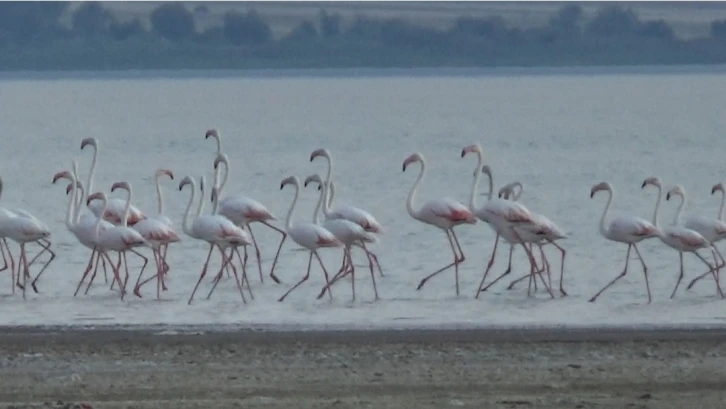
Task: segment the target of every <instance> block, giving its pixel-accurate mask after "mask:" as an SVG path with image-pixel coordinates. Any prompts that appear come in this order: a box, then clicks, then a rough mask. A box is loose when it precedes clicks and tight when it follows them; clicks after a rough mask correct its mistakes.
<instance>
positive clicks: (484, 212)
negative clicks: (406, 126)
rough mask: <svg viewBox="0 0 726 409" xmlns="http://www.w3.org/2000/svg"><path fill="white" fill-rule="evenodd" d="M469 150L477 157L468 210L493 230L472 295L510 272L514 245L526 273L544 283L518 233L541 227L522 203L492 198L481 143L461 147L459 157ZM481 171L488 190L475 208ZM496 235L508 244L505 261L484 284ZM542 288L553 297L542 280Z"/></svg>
mask: <svg viewBox="0 0 726 409" xmlns="http://www.w3.org/2000/svg"><path fill="white" fill-rule="evenodd" d="M469 153H474V154H476V157H477V165H476V168H475V169H474V180H473V181H472V185H471V194H470V195H469V211H470V212H471V213H472V214H474V215H475V217H476V218H478V219H480V220H481V221H483V222H485V223H487V224H488V225H489V226H490V227H491V228H492V229H493V230H494V232H495V233H496V239H495V241H494V248H493V250H492V255H491V257H490V258H489V262H488V263H487V268H486V270H485V271H484V275H483V276H482V280H481V282H480V283H479V286H478V287H477V293H476V296H475V298H479V294H480V293H482V292H484V291H486V290H487V289H488V288H489V287H491V286H492V285H494V284H495V283H496V282H498V281H499V280H501V279H502V278H504V277H505V276H507V275H508V274H509V273H510V272H511V271H512V253H513V252H514V246H515V245H516V244H521V245H522V248H523V249H524V251H525V253H526V254H527V257H528V258H529V262H530V275H531V276H532V277H534V275H535V274H539V276H540V278H541V279H542V280H543V282H544V278H542V274H541V271H537V268H536V265H537V264H536V262H535V260H534V256H532V254H531V252H530V251H529V249H528V248H527V246H526V245H525V242H524V239H523V238H522V236H521V235H522V234H524V232H526V231H530V232H533V233H537V232H538V231H540V230H542V228H541V226H539V225H538V224H537V222H536V219H535V216H534V215H533V214H532V213H531V212H530V211H529V210H528V209H527V208H526V207H525V206H524V205H522V204H520V203H517V202H513V201H510V200H504V199H500V198H492V193H493V190H494V180H493V178H492V174H491V169H490V167H489V166H487V165H484V164H483V153H482V148H481V146H480V145H479V144H471V145H468V146H465V147H464V148H463V149H462V150H461V157H462V158H464V157H465V156H466V155H467V154H469ZM482 173H485V174H486V175H487V176H488V177H489V193H488V200H487V202H486V203H485V204H484V205H483V206H482V207H480V208H478V209H477V207H476V202H475V199H476V192H477V187H478V185H479V178H480V176H481V174H482ZM515 228H522V230H523V231H524V232H520V231H518V230H515ZM500 236H501V237H503V238H504V240H505V241H507V242H508V243H509V244H510V247H509V264H508V266H507V269H506V270H505V271H504V273H503V274H502V275H500V276H499V277H497V278H496V279H494V281H492V282H491V283H489V285H487V286H486V287H484V282H485V281H486V278H487V275H488V274H489V271H490V270H491V268H492V266H493V265H494V258H495V257H496V253H497V245H498V244H499V237H500ZM528 237H529V236H528ZM545 288H547V291H548V292H549V293H550V296H551V297H553V298H554V294H552V290H551V289H550V288H549V286H548V285H547V284H546V283H545ZM529 294H530V293H529V292H528V293H527V295H529Z"/></svg>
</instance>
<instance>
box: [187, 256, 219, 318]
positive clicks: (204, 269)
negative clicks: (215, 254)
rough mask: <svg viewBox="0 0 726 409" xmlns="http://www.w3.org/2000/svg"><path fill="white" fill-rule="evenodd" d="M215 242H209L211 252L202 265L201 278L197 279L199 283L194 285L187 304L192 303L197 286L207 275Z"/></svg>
mask: <svg viewBox="0 0 726 409" xmlns="http://www.w3.org/2000/svg"><path fill="white" fill-rule="evenodd" d="M214 246H215V245H214V244H209V252H208V253H207V261H205V262H204V267H202V272H201V274H199V280H197V285H195V286H194V290H193V291H192V295H191V296H190V297H189V302H188V303H187V305H192V299H194V294H195V293H196V292H197V288H198V287H199V284H200V283H201V282H202V279H203V278H204V276H206V275H207V267H208V266H209V258H210V257H212V250H214Z"/></svg>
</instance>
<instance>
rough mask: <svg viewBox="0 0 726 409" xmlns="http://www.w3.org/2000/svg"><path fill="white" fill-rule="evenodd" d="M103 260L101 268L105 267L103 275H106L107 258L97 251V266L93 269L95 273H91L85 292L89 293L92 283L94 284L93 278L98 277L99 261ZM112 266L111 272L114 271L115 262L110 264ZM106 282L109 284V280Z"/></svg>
mask: <svg viewBox="0 0 726 409" xmlns="http://www.w3.org/2000/svg"><path fill="white" fill-rule="evenodd" d="M99 260H100V261H101V268H103V276H104V277H105V276H106V273H107V271H106V258H105V257H101V254H100V253H98V252H96V267H95V268H94V270H93V274H92V275H91V279H90V280H89V281H88V285H87V286H86V291H85V292H84V294H88V290H90V289H91V284H93V279H94V278H95V277H96V273H97V272H98V261H99ZM110 266H111V272H112V273H113V264H110ZM111 281H113V280H111ZM104 284H108V281H106V282H105V283H104Z"/></svg>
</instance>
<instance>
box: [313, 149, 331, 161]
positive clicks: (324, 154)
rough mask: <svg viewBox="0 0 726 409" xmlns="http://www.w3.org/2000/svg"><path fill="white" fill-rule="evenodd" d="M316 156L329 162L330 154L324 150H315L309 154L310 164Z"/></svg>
mask: <svg viewBox="0 0 726 409" xmlns="http://www.w3.org/2000/svg"><path fill="white" fill-rule="evenodd" d="M318 156H322V157H324V158H328V160H330V152H328V150H327V149H325V148H320V149H315V150H314V151H313V153H311V154H310V162H312V161H313V160H314V159H315V158H317V157H318Z"/></svg>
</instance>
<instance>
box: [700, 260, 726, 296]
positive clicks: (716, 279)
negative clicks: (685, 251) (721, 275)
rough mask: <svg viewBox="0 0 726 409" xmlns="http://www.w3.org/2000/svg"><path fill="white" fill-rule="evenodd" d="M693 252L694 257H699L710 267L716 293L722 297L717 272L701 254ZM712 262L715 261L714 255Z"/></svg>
mask: <svg viewBox="0 0 726 409" xmlns="http://www.w3.org/2000/svg"><path fill="white" fill-rule="evenodd" d="M693 254H695V255H696V257H698V258H700V259H701V261H703V262H704V263H705V264H706V265H707V266H708V267H709V268H710V269H711V274H712V275H713V280H714V281H715V282H716V291H717V292H718V295H720V296H721V298H724V294H723V291H722V290H721V285H720V284H719V282H718V274H717V273H716V269H715V268H714V267H713V266H711V264H710V263H709V262H708V261H706V259H705V258H703V256H701V255H700V254H698V253H697V252H695V251H694V252H693ZM714 262H717V260H716V256H715V255H714Z"/></svg>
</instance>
